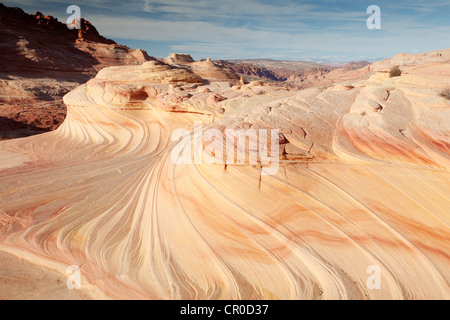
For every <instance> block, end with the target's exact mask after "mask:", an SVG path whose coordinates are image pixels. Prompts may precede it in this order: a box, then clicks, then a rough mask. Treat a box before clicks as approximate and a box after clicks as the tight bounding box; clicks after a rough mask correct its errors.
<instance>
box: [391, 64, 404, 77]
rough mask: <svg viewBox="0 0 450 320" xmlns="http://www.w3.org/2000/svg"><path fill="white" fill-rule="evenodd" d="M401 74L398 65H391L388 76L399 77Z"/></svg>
mask: <svg viewBox="0 0 450 320" xmlns="http://www.w3.org/2000/svg"><path fill="white" fill-rule="evenodd" d="M401 74H402V70H400V68H399V66H395V67H392V68H391V70H390V71H389V78H392V77H399V76H400V75H401Z"/></svg>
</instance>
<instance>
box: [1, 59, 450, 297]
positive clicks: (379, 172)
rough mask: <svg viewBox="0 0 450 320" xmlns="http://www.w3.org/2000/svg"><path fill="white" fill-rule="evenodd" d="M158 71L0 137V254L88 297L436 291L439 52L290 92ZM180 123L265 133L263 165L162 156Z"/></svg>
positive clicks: (439, 269)
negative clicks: (396, 69) (74, 268)
mask: <svg viewBox="0 0 450 320" xmlns="http://www.w3.org/2000/svg"><path fill="white" fill-rule="evenodd" d="M131 68H134V69H136V70H134V69H133V70H132V71H133V72H130V70H131ZM161 68H162V67H161V65H159V64H158V63H150V64H146V65H145V66H141V67H135V66H133V67H123V68H120V67H115V68H111V69H106V70H103V71H102V72H100V73H99V75H98V76H97V78H96V79H93V80H90V81H89V82H88V83H87V84H85V85H82V86H80V87H78V88H77V89H75V90H73V91H72V92H70V93H69V94H68V95H66V96H65V98H64V99H65V103H66V105H67V106H68V115H67V118H66V120H65V122H64V123H63V125H62V126H61V127H59V128H58V129H57V130H56V131H54V132H50V133H45V134H41V135H37V136H34V137H29V138H23V139H17V140H10V141H3V142H1V143H0V150H1V152H0V181H1V183H0V248H1V249H4V250H8V251H9V252H12V253H15V254H17V255H21V256H27V257H29V256H32V257H33V259H34V260H33V261H34V262H35V263H41V264H44V265H46V266H49V267H51V268H53V269H55V270H59V271H61V272H64V271H65V268H66V267H67V266H69V265H78V266H80V268H81V269H80V270H81V273H82V279H83V288H84V289H85V291H86V292H87V293H90V294H91V295H92V296H94V297H100V295H99V293H98V291H96V289H99V290H100V291H101V292H102V293H103V294H104V295H106V296H107V297H111V298H126V299H127V298H147V299H180V298H182V299H222V298H227V299H424V298H425V299H448V298H449V297H450V291H449V282H450V274H449V267H450V257H449V252H450V250H449V249H450V248H449V243H450V242H449V240H450V232H449V228H448V226H449V222H450V215H449V211H448V209H449V208H450V183H449V180H450V173H449V168H450V158H449V147H450V140H449V129H450V103H449V101H448V100H446V99H444V98H443V97H440V96H439V92H440V90H442V89H444V88H445V86H446V85H447V84H448V83H449V82H450V64H448V61H447V62H445V63H444V62H434V61H433V62H430V63H427V61H420V63H419V62H418V63H416V64H411V65H409V66H405V67H404V68H403V69H404V70H403V75H402V76H401V77H396V78H388V75H387V74H386V73H383V72H378V73H376V74H374V75H373V76H371V77H370V78H369V79H367V80H364V81H357V82H353V83H343V84H338V85H334V86H332V87H329V88H328V89H319V88H310V89H307V90H303V91H289V90H287V89H285V88H278V87H274V86H264V85H263V84H262V83H251V84H248V85H242V86H233V87H231V86H230V85H229V84H228V83H221V82H217V83H211V84H209V85H202V84H201V83H199V82H198V81H196V80H195V79H197V78H196V77H197V75H195V74H192V73H190V72H187V71H186V72H185V73H184V72H183V71H180V70H179V69H176V71H174V70H173V69H170V68H167V67H164V68H163V69H161ZM183 77H186V79H191V80H192V81H191V80H186V81H183ZM156 78H157V80H155V79H156ZM195 121H201V122H202V124H203V128H202V129H204V130H206V129H208V128H215V129H219V131H221V132H224V131H225V130H226V129H227V128H228V129H229V128H244V129H249V128H253V129H278V130H279V132H280V134H281V135H280V137H281V138H280V143H281V144H280V153H279V170H278V172H277V173H276V174H274V175H261V164H256V165H249V164H243V165H233V164H229V165H220V164H206V163H201V162H200V163H195V162H194V163H178V164H176V163H175V162H174V161H173V160H172V155H173V150H174V149H175V148H178V147H179V146H180V143H182V142H183V141H185V140H181V141H180V140H176V139H175V140H174V141H173V139H171V138H172V133H173V132H175V130H177V129H185V130H187V131H188V132H193V130H194V122H195ZM187 136H189V135H187ZM187 136H185V137H184V138H185V139H186V138H187ZM192 147H193V150H194V152H197V151H198V148H202V147H203V146H202V144H200V145H196V144H193V145H192ZM187 148H191V144H185V147H184V149H183V150H185V151H186V149H187ZM193 154H194V153H193ZM371 266H376V267H377V268H378V269H379V271H380V273H379V275H380V283H379V284H380V287H379V288H374V287H371V286H370V285H368V283H369V282H370V281H369V280H370V279H369V277H370V276H371V274H370V273H368V270H371V269H370V267H371ZM94 288H95V289H94Z"/></svg>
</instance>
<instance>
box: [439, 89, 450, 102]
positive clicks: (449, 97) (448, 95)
mask: <svg viewBox="0 0 450 320" xmlns="http://www.w3.org/2000/svg"><path fill="white" fill-rule="evenodd" d="M441 97H444V98H445V99H447V100H450V88H448V89H445V90H444V91H442V92H441Z"/></svg>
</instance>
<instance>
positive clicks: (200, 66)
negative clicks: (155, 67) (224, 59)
mask: <svg viewBox="0 0 450 320" xmlns="http://www.w3.org/2000/svg"><path fill="white" fill-rule="evenodd" d="M164 62H165V63H167V64H170V65H175V66H179V67H187V68H189V69H191V70H192V71H193V72H194V73H195V74H197V75H198V76H200V77H202V78H203V79H205V80H207V81H230V82H232V83H238V81H239V79H240V77H239V76H238V75H237V74H236V73H235V72H233V71H232V70H229V69H227V68H224V67H223V66H222V65H220V64H216V63H213V62H212V61H211V59H209V58H208V59H206V60H200V61H195V60H194V59H193V58H192V57H191V56H190V55H188V54H179V53H173V54H170V55H169V56H168V57H167V58H166V59H165V60H164Z"/></svg>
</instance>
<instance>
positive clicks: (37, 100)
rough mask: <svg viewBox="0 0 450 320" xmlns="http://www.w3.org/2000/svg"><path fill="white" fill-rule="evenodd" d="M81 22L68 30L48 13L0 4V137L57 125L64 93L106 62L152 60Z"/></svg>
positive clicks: (108, 63)
mask: <svg viewBox="0 0 450 320" xmlns="http://www.w3.org/2000/svg"><path fill="white" fill-rule="evenodd" d="M80 24H81V29H80V30H77V29H72V30H71V29H69V28H68V27H67V26H66V25H65V24H64V23H61V22H59V21H58V20H57V19H55V18H53V17H51V16H48V15H45V16H44V15H43V14H42V13H40V12H36V13H35V14H34V15H30V14H27V13H25V12H23V10H21V9H20V8H9V7H6V6H4V5H3V4H0V28H1V32H0V47H1V51H2V58H1V59H0V119H4V121H2V124H4V125H2V126H1V127H0V139H1V138H5V137H10V138H14V137H19V136H24V135H29V134H30V133H33V132H42V131H43V130H53V129H56V128H57V127H58V126H59V125H60V124H61V123H62V121H63V120H64V118H65V115H66V108H65V106H64V105H63V103H62V96H63V95H64V94H66V93H68V92H69V91H70V90H72V89H75V88H76V87H77V86H79V85H80V84H82V83H85V82H86V81H87V80H89V79H90V78H92V77H94V76H95V74H96V73H97V72H98V71H99V70H101V69H103V68H104V67H106V66H113V65H128V64H131V65H135V64H141V63H143V62H145V61H148V60H152V58H150V57H149V56H148V55H147V53H146V52H145V51H142V50H139V49H137V50H132V49H130V48H128V47H126V46H123V45H119V44H116V43H115V42H114V41H112V40H110V39H106V38H104V37H103V36H101V35H100V34H99V33H98V31H97V30H96V29H95V27H94V26H93V25H92V24H90V23H89V22H88V21H86V20H84V19H81V23H80Z"/></svg>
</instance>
